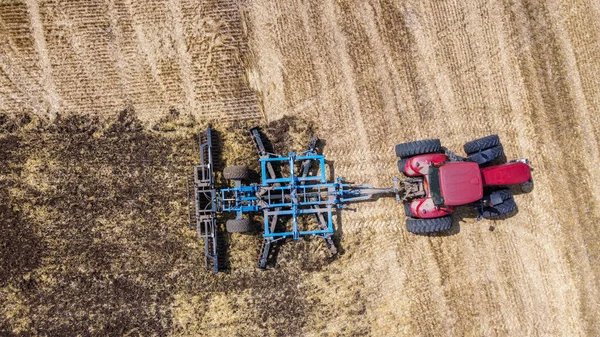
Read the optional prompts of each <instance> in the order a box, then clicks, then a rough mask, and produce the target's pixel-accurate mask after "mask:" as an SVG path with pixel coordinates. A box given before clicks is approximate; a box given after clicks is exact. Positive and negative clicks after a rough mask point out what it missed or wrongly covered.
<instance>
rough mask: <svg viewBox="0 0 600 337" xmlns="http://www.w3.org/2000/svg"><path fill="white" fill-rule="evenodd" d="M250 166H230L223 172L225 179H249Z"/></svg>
mask: <svg viewBox="0 0 600 337" xmlns="http://www.w3.org/2000/svg"><path fill="white" fill-rule="evenodd" d="M249 174H250V173H249V172H248V166H245V165H241V166H228V167H226V168H225V169H224V170H223V178H225V179H228V180H244V179H248V177H249Z"/></svg>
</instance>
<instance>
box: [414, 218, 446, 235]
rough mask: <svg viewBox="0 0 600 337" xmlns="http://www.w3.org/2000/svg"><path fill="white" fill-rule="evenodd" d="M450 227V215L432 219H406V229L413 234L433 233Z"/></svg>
mask: <svg viewBox="0 0 600 337" xmlns="http://www.w3.org/2000/svg"><path fill="white" fill-rule="evenodd" d="M451 227H452V216H451V215H446V216H443V217H441V218H433V219H411V218H409V219H406V229H407V230H408V231H409V232H410V233H413V234H424V233H435V232H441V231H445V230H448V229H450V228H451Z"/></svg>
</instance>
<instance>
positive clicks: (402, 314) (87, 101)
mask: <svg viewBox="0 0 600 337" xmlns="http://www.w3.org/2000/svg"><path fill="white" fill-rule="evenodd" d="M598 17H600V5H598V3H597V2H595V1H588V0H583V1H566V2H557V1H546V2H536V1H483V0H476V1H445V2H439V1H412V0H405V1H400V2H391V1H371V0H368V1H300V0H290V1H285V2H274V1H267V0H255V1H219V2H217V1H215V2H212V1H200V2H198V1H184V0H181V1H180V0H171V1H150V0H147V1H141V2H132V1H126V0H125V1H112V0H106V1H98V2H88V1H41V2H37V1H35V0H27V1H1V0H0V117H1V118H0V130H1V131H0V132H1V133H0V160H1V162H0V211H1V215H0V224H1V226H2V231H1V234H0V263H1V269H0V334H2V335H23V336H28V335H41V336H71V335H98V336H107V335H109V336H122V335H127V336H152V335H156V336H164V335H172V336H203V335H219V336H259V335H260V336H262V335H269V336H340V335H346V336H357V335H369V336H404V335H405V336H482V335H484V336H522V335H533V336H597V335H600V324H599V323H598V319H597V318H598V317H600V244H599V242H600V234H598V230H599V229H600V228H599V225H598V224H599V223H600V186H599V184H598V178H599V177H600V156H599V154H600V153H599V152H600V150H599V147H598V137H599V135H600V84H599V82H598V78H600V61H599V58H598V55H600V43H598V41H600V21H598ZM208 121H212V122H213V124H214V126H215V128H216V129H217V130H218V131H219V132H220V134H221V140H222V142H223V158H222V159H223V162H224V164H226V165H235V164H241V163H245V162H247V161H250V162H252V161H253V160H255V156H254V153H253V152H252V151H253V149H252V148H251V144H250V142H249V139H248V138H247V137H246V135H245V133H244V132H245V129H246V127H248V126H250V125H255V124H258V125H262V126H263V128H264V130H265V132H266V133H267V134H268V135H270V136H271V137H272V138H273V139H275V143H276V144H274V145H275V147H276V149H277V150H278V151H282V152H287V151H289V150H301V149H302V148H303V147H304V146H305V144H306V141H307V140H308V138H309V136H310V135H311V134H312V133H314V134H315V135H317V136H319V137H320V138H322V139H324V140H325V143H324V146H323V152H324V154H325V155H326V156H327V158H328V159H329V160H330V161H331V162H332V163H331V165H332V167H334V168H335V174H336V175H337V176H342V177H344V178H346V179H347V180H349V181H352V182H358V183H370V184H372V185H375V186H381V187H388V186H391V184H392V177H394V176H398V175H399V174H398V173H397V169H396V160H397V158H395V155H394V152H393V146H394V145H395V144H396V143H400V142H404V141H410V140H417V139H425V138H440V139H441V141H442V144H443V145H444V146H446V147H448V148H450V149H453V150H456V151H457V152H459V153H462V151H461V148H462V144H464V143H465V142H467V141H469V140H472V139H475V138H478V137H482V136H485V135H488V134H492V133H496V134H498V135H499V136H500V138H501V140H502V143H503V145H504V150H505V153H506V155H507V157H508V158H509V159H513V158H519V157H526V158H529V159H530V160H531V162H532V166H533V168H534V171H533V179H534V182H535V187H534V189H533V190H532V191H531V192H530V193H521V194H517V195H516V196H515V200H516V202H517V204H518V207H519V211H518V213H517V214H515V215H514V216H512V217H510V218H508V219H504V220H497V221H492V220H483V221H476V220H475V214H474V213H473V212H472V211H470V210H468V209H466V210H463V211H461V212H459V213H458V214H456V216H455V218H454V226H453V229H452V230H451V231H450V232H449V233H445V234H444V235H436V236H417V235H412V234H409V233H407V232H406V230H405V228H404V212H403V210H402V209H401V207H399V205H398V204H396V202H395V201H394V200H393V199H392V198H389V199H380V200H377V201H373V202H368V203H361V204H358V205H356V211H343V212H342V213H341V217H340V219H338V221H337V223H336V227H337V228H336V229H337V233H338V238H337V239H338V241H339V242H340V246H341V249H342V251H343V254H341V255H340V256H339V257H338V258H337V259H335V260H330V259H328V257H327V254H326V252H325V248H324V245H323V244H322V243H321V242H320V241H318V240H301V241H299V242H289V243H286V244H285V245H283V246H282V249H281V252H280V254H279V257H278V260H277V266H276V268H273V269H270V270H267V271H265V272H261V271H258V270H256V269H255V268H254V265H255V257H256V250H257V248H258V243H259V237H258V236H247V235H238V234H235V235H225V236H224V238H225V240H227V245H228V247H229V250H228V253H227V261H226V266H227V267H228V269H227V270H226V271H225V272H223V273H220V274H219V275H217V276H213V275H211V274H210V273H209V272H208V271H206V270H204V269H203V262H202V249H203V247H202V243H201V242H200V241H198V239H196V238H195V235H194V232H193V231H191V230H189V229H188V228H187V226H186V223H187V211H186V209H185V201H186V197H185V179H184V178H183V177H185V174H186V172H188V168H189V167H190V166H191V165H192V164H193V163H194V162H195V161H197V160H198V159H197V156H196V153H195V151H196V149H195V134H196V133H197V132H198V131H199V130H202V128H203V127H205V126H206V123H207V122H208ZM284 133H285V134H287V135H288V136H289V137H284V136H282V134H284ZM515 192H518V191H515Z"/></svg>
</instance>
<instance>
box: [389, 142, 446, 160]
mask: <svg viewBox="0 0 600 337" xmlns="http://www.w3.org/2000/svg"><path fill="white" fill-rule="evenodd" d="M441 151H442V144H441V143H440V140H439V139H425V140H417V141H415V142H409V143H401V144H398V145H396V156H398V157H400V158H409V157H412V156H416V155H419V154H426V153H439V152H441Z"/></svg>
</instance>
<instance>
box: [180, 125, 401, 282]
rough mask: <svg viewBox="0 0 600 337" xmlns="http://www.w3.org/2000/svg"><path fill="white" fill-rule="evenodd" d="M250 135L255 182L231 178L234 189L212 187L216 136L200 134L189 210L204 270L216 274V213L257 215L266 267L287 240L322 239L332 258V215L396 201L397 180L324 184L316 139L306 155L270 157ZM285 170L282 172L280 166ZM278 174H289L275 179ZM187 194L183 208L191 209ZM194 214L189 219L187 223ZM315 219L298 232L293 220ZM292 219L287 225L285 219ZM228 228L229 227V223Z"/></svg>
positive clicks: (256, 134)
mask: <svg viewBox="0 0 600 337" xmlns="http://www.w3.org/2000/svg"><path fill="white" fill-rule="evenodd" d="M249 131H250V137H251V139H252V141H253V143H254V145H255V147H256V151H257V153H258V157H259V158H258V160H259V163H260V176H261V177H260V182H259V183H251V184H248V185H245V184H244V182H243V179H239V178H238V177H236V178H234V179H233V180H234V186H233V187H223V188H216V187H215V172H214V163H213V161H214V158H213V152H214V151H215V142H214V140H215V138H214V136H213V131H212V130H211V128H210V126H209V127H208V129H207V130H206V132H204V133H202V134H201V135H200V136H199V145H200V164H199V165H196V166H195V167H194V179H193V194H194V197H193V207H194V211H193V212H191V210H190V212H189V213H190V219H189V220H190V226H192V222H194V223H195V227H196V231H197V232H198V236H199V237H200V238H203V239H204V243H205V256H206V267H207V268H210V269H212V271H213V272H214V273H215V274H216V273H217V272H218V271H219V266H218V261H219V259H218V249H217V247H218V245H217V234H218V233H217V232H218V230H217V229H218V227H217V214H218V213H233V214H235V218H236V220H229V221H238V223H239V222H240V221H242V222H245V221H249V220H242V219H248V216H249V215H250V214H257V213H261V212H262V215H263V218H264V220H263V221H264V222H263V226H262V232H263V235H262V236H263V241H262V244H261V248H260V250H259V254H258V255H259V256H258V267H259V268H263V269H264V268H266V266H267V263H268V262H269V260H270V259H271V258H272V255H273V251H274V247H275V245H276V244H278V243H280V242H282V241H283V240H285V239H287V238H292V239H293V240H298V239H300V237H301V236H306V235H309V236H318V237H322V238H323V239H324V242H325V245H326V247H327V248H328V250H329V252H330V254H331V255H335V254H337V247H336V246H335V242H334V240H333V235H334V226H333V213H334V211H335V210H336V209H342V208H344V205H345V204H348V203H352V202H358V201H364V200H368V199H372V198H373V197H374V196H376V195H390V194H392V195H395V196H396V200H401V198H400V190H401V189H402V187H399V186H398V179H397V178H394V187H393V188H373V187H371V186H370V185H366V184H347V183H345V182H344V180H343V179H342V178H336V179H335V180H334V181H333V182H328V180H327V177H326V161H325V157H324V156H323V155H320V154H317V151H316V145H317V139H316V138H314V139H312V140H311V142H310V144H309V146H308V147H307V149H306V151H304V152H302V153H294V152H290V153H289V154H288V155H286V156H282V155H275V154H272V153H269V152H268V151H267V148H266V147H265V142H263V138H262V133H261V132H260V130H259V129H258V128H252V129H250V130H249ZM284 167H285V169H282V168H284ZM277 172H289V173H288V174H287V175H285V176H284V175H278V174H277ZM190 199H191V198H189V194H188V207H191V206H190V205H191V203H190V202H191V200H190ZM191 214H193V215H194V221H192V219H191ZM303 215H309V216H314V217H315V219H316V222H317V224H318V228H316V229H312V230H305V229H303V228H301V227H302V226H300V224H299V222H298V218H299V217H300V216H303ZM289 220H291V221H289ZM228 226H229V225H228Z"/></svg>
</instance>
